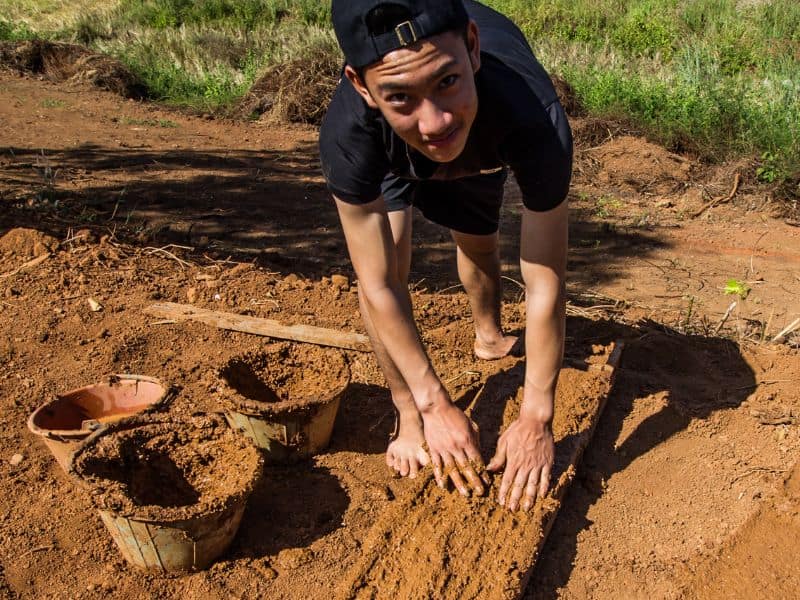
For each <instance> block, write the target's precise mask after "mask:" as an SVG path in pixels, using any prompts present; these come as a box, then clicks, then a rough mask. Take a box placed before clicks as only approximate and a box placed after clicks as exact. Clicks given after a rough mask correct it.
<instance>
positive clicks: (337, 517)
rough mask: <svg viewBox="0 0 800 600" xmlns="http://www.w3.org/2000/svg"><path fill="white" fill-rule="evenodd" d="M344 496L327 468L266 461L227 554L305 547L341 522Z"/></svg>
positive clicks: (259, 554)
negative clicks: (276, 464) (279, 464)
mask: <svg viewBox="0 0 800 600" xmlns="http://www.w3.org/2000/svg"><path fill="white" fill-rule="evenodd" d="M349 505H350V497H349V496H348V494H347V492H346V491H345V490H344V488H343V487H342V485H341V482H340V481H339V480H338V479H337V478H336V477H335V476H334V475H332V474H331V473H330V472H329V471H328V469H326V468H324V467H319V466H312V464H311V463H309V462H306V463H298V464H295V465H287V466H271V465H268V466H266V467H265V469H264V476H263V477H262V478H261V480H260V481H259V483H258V485H257V486H256V488H255V490H254V491H253V494H252V495H251V496H250V499H249V500H248V502H247V509H246V510H245V513H244V517H243V518H242V523H241V526H240V527H239V533H238V535H237V536H236V540H235V541H234V544H233V547H232V548H231V551H230V555H231V556H232V557H242V556H246V557H250V558H259V557H263V556H267V555H273V554H277V553H278V552H280V551H281V550H284V549H286V548H301V547H306V546H308V545H309V544H311V543H312V542H314V541H315V540H317V539H319V538H321V537H323V536H326V535H328V534H329V533H331V532H333V531H335V530H336V529H339V528H340V527H341V526H342V517H343V516H344V513H345V512H346V511H347V508H348V506H349Z"/></svg>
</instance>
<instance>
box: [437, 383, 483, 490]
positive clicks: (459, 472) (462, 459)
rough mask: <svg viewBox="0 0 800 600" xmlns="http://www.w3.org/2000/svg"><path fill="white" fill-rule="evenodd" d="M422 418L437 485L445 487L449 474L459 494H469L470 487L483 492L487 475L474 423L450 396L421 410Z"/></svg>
mask: <svg viewBox="0 0 800 600" xmlns="http://www.w3.org/2000/svg"><path fill="white" fill-rule="evenodd" d="M422 421H423V425H424V431H425V441H426V442H427V444H428V453H429V454H430V458H431V463H432V464H433V474H434V477H435V478H436V483H437V484H438V485H439V487H440V488H444V487H445V485H446V484H447V479H448V477H449V478H450V479H451V480H452V482H453V485H455V487H456V489H457V490H458V491H459V493H460V494H461V495H462V496H469V495H470V489H471V490H472V491H473V492H475V494H476V495H479V496H480V495H483V493H484V491H485V487H484V484H486V485H489V479H488V477H489V476H488V474H487V473H486V471H485V469H484V466H483V459H482V458H481V454H480V450H479V446H478V428H477V426H476V425H475V424H474V423H473V422H472V421H470V420H469V418H467V416H466V415H465V414H464V413H463V412H462V411H461V410H460V409H459V408H458V407H457V406H456V405H455V404H453V403H452V402H451V401H450V399H449V398H447V400H446V401H440V402H438V403H436V404H434V405H433V406H431V407H429V408H427V409H426V410H424V411H423V412H422ZM479 474H480V475H479ZM465 479H466V482H465V481H464V480H465Z"/></svg>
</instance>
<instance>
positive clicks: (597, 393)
mask: <svg viewBox="0 0 800 600" xmlns="http://www.w3.org/2000/svg"><path fill="white" fill-rule="evenodd" d="M621 350H622V348H621V345H620V344H616V345H615V347H613V348H609V349H607V351H606V354H605V358H604V361H603V362H602V363H599V364H597V366H596V367H595V365H591V366H589V365H586V364H584V365H583V366H582V367H581V368H579V369H576V368H569V367H568V368H564V369H562V372H561V382H560V383H559V392H558V394H559V396H558V399H557V410H556V418H555V420H554V423H553V431H554V435H555V437H556V460H555V464H554V469H553V470H554V473H553V486H552V487H551V490H550V493H549V494H548V496H547V498H545V499H544V500H543V501H539V502H537V504H536V506H535V507H534V508H533V510H532V511H531V512H530V513H521V512H516V513H510V512H509V511H507V510H506V509H504V508H503V507H501V506H499V505H498V504H497V502H496V500H495V497H494V496H495V495H496V491H497V486H498V485H499V479H500V478H499V477H495V479H494V482H493V489H492V490H491V493H490V495H489V496H484V497H481V498H469V499H465V498H461V497H460V496H458V494H456V493H455V492H453V491H444V490H440V489H439V488H438V487H437V486H436V485H435V483H434V482H433V478H432V476H431V475H430V470H426V476H425V477H422V478H420V479H418V480H417V481H416V482H414V484H413V486H412V487H411V489H409V490H407V491H406V493H404V494H403V495H402V496H399V497H398V499H397V500H396V501H395V502H394V503H392V505H391V507H390V508H389V509H387V510H386V511H384V513H383V514H382V515H381V516H380V517H379V518H378V520H377V521H376V523H375V525H374V526H373V528H372V529H371V530H370V532H369V533H368V534H367V536H366V538H365V540H364V542H363V544H362V547H361V558H360V560H359V561H358V562H357V563H356V564H355V565H354V566H353V568H351V569H350V571H349V572H348V573H346V574H345V576H344V577H343V578H342V581H341V583H340V584H339V585H338V586H337V588H336V590H335V593H334V597H335V598H337V599H347V600H361V599H367V598H369V599H371V600H380V599H382V598H387V599H389V598H407V599H417V598H418V599H420V600H421V599H423V598H439V599H442V600H449V599H452V600H456V599H458V600H468V599H474V600H501V599H502V600H506V599H512V598H519V596H520V595H521V594H522V592H523V591H524V589H525V586H526V585H527V581H528V578H529V577H530V574H531V572H532V570H533V566H534V564H535V562H536V558H537V556H538V554H539V552H540V551H541V549H542V547H543V546H544V542H545V539H546V538H547V535H548V533H549V532H550V528H551V527H552V525H553V522H554V521H555V517H556V514H557V512H558V509H559V507H560V505H561V501H562V499H563V497H564V494H565V493H566V490H567V488H568V487H569V485H570V483H571V482H572V480H573V478H574V477H575V473H576V465H577V463H578V461H579V460H580V457H581V455H582V453H583V450H584V449H585V448H586V446H587V445H588V443H589V440H590V439H591V437H592V435H593V433H594V429H595V426H596V425H597V422H598V420H599V418H600V414H601V413H602V411H603V408H604V407H605V404H606V400H607V397H608V394H609V392H610V390H611V385H612V382H613V377H614V373H615V371H616V368H617V366H618V364H619V359H620V353H621ZM597 367H599V368H597ZM524 372H525V369H524V363H522V362H520V363H518V364H517V365H515V366H514V367H512V368H510V369H507V370H506V371H502V372H500V373H497V374H495V375H493V376H491V377H490V378H489V380H487V382H486V383H485V384H484V387H483V389H482V391H481V393H480V397H479V398H476V400H475V403H474V408H473V410H472V414H471V416H472V418H473V419H474V420H475V421H476V422H477V423H478V424H479V425H480V426H481V432H482V435H481V442H482V448H481V450H482V452H483V454H484V456H491V454H492V453H493V451H494V446H495V445H496V437H495V438H494V439H493V440H491V441H485V438H488V437H489V435H488V434H489V433H490V432H494V433H495V435H496V433H497V431H499V430H500V429H502V428H504V427H505V426H507V425H508V424H509V423H510V422H511V421H513V419H514V418H515V417H516V414H518V410H519V403H520V401H521V397H522V394H521V390H522V385H523V382H524Z"/></svg>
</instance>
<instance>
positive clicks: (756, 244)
mask: <svg viewBox="0 0 800 600" xmlns="http://www.w3.org/2000/svg"><path fill="white" fill-rule="evenodd" d="M768 233H769V232H768V231H765V232H764V233H762V234H761V235H760V236H759V237H758V239H757V240H756V243H755V244H753V251H752V252H751V253H750V270H749V271H748V272H747V277H748V278H749V277H750V276H751V275H752V274H753V273H755V269H753V257H754V256H755V253H756V249H757V248H758V244H759V243H760V242H761V240H762V239H764V236H765V235H767V234H768ZM759 283H760V282H759Z"/></svg>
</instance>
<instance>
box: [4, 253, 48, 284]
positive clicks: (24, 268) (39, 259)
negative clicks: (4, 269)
mask: <svg viewBox="0 0 800 600" xmlns="http://www.w3.org/2000/svg"><path fill="white" fill-rule="evenodd" d="M51 256H52V254H50V253H49V252H48V253H47V254H42V255H41V256H37V257H36V258H34V259H33V260H29V261H28V262H26V263H23V264H21V265H20V266H18V267H17V268H16V269H14V270H13V271H11V272H10V273H4V274H3V275H0V279H5V278H7V277H13V276H14V275H16V274H17V273H21V272H22V271H27V270H29V269H32V268H34V267H36V266H38V265H40V264H42V263H43V262H44V261H46V260H47V259H48V258H50V257H51Z"/></svg>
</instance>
